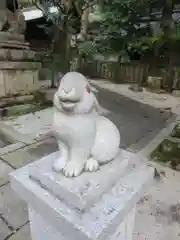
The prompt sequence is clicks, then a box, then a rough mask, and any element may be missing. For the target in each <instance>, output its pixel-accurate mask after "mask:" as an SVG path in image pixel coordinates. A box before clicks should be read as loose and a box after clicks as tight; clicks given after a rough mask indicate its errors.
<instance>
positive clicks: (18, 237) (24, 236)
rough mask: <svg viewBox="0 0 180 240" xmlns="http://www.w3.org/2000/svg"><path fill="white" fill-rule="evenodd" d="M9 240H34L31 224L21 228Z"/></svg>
mask: <svg viewBox="0 0 180 240" xmlns="http://www.w3.org/2000/svg"><path fill="white" fill-rule="evenodd" d="M8 240H32V239H31V236H30V227H29V224H26V225H25V226H23V227H21V228H20V229H19V230H18V231H17V232H16V233H15V234H13V235H12V236H11V237H10V238H9V239H8Z"/></svg>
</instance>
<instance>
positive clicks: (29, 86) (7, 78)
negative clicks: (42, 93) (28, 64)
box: [0, 63, 40, 97]
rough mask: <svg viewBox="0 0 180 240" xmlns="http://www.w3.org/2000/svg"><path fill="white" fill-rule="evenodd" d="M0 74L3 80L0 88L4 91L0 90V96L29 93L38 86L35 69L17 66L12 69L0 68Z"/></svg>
mask: <svg viewBox="0 0 180 240" xmlns="http://www.w3.org/2000/svg"><path fill="white" fill-rule="evenodd" d="M9 64H10V63H9ZM0 65H1V64H0ZM0 67H1V66H0ZM0 74H1V76H2V80H3V84H2V89H4V91H5V92H4V93H3V91H2V92H1V96H8V95H9V96H11V95H15V94H29V93H31V92H33V91H36V90H38V89H39V87H40V85H39V82H38V71H37V69H34V70H33V69H31V70H27V69H23V67H22V68H21V67H20V66H19V67H18V66H17V68H16V69H12V70H10V69H9V70H0ZM1 96H0V97H1Z"/></svg>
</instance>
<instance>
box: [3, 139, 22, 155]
mask: <svg viewBox="0 0 180 240" xmlns="http://www.w3.org/2000/svg"><path fill="white" fill-rule="evenodd" d="M24 146H25V144H24V143H22V142H18V143H14V144H10V145H8V146H6V147H3V148H0V156H1V155H4V154H8V153H11V152H13V151H15V150H17V149H20V148H23V147H24Z"/></svg>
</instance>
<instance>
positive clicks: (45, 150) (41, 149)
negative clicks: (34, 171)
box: [27, 138, 58, 160]
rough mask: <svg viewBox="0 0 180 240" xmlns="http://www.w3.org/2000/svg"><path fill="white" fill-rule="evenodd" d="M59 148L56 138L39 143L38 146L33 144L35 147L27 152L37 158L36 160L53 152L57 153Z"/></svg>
mask: <svg viewBox="0 0 180 240" xmlns="http://www.w3.org/2000/svg"><path fill="white" fill-rule="evenodd" d="M57 149H58V146H57V143H56V140H55V139H54V138H48V139H46V140H44V141H41V142H39V143H38V144H33V147H29V148H28V149H27V152H28V153H29V154H30V155H34V156H36V160H37V159H39V158H41V157H43V156H46V155H48V154H50V153H52V152H55V151H57Z"/></svg>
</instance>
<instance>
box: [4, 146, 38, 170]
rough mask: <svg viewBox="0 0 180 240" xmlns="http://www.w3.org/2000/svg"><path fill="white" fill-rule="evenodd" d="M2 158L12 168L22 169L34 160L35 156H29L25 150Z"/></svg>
mask: <svg viewBox="0 0 180 240" xmlns="http://www.w3.org/2000/svg"><path fill="white" fill-rule="evenodd" d="M2 158H3V159H4V161H6V162H7V163H9V164H10V165H11V166H12V167H14V168H19V167H22V166H24V165H26V164H27V163H30V162H32V161H34V160H35V156H34V155H30V154H29V153H28V152H27V148H23V149H20V150H17V151H15V152H12V153H9V154H7V155H3V156H2Z"/></svg>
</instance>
